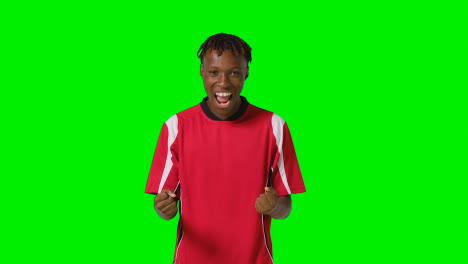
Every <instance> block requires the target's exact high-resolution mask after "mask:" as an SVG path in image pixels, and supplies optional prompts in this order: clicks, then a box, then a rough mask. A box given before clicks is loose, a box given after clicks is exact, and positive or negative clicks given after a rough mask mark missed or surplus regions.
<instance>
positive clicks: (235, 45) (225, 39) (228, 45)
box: [197, 33, 252, 64]
mask: <svg viewBox="0 0 468 264" xmlns="http://www.w3.org/2000/svg"><path fill="white" fill-rule="evenodd" d="M210 50H216V52H217V53H218V56H221V54H223V52H224V51H225V50H229V51H231V52H232V54H234V55H235V56H239V55H243V56H244V57H245V59H246V60H247V64H248V63H249V62H251V61H252V54H251V52H252V48H251V47H250V46H249V44H247V43H246V42H245V41H243V40H242V39H241V38H239V37H238V36H235V35H231V34H225V33H219V34H216V35H213V36H211V37H209V38H207V39H206V40H205V42H203V44H202V45H201V46H200V49H198V52H197V56H198V58H200V60H201V64H203V58H204V57H205V54H206V53H207V52H209V51H210Z"/></svg>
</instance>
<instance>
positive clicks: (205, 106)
mask: <svg viewBox="0 0 468 264" xmlns="http://www.w3.org/2000/svg"><path fill="white" fill-rule="evenodd" d="M240 98H241V105H240V107H239V110H237V112H236V113H235V114H233V115H232V116H230V117H229V118H228V119H226V120H222V119H221V118H219V117H217V116H216V115H215V114H213V112H211V110H210V108H209V107H208V103H207V101H208V96H207V97H205V98H203V100H202V102H201V103H200V106H201V108H202V110H203V112H204V113H205V115H206V116H207V117H208V118H210V119H212V120H216V121H233V120H236V119H238V118H239V117H241V116H242V115H243V114H244V113H245V111H247V107H248V106H249V102H247V99H246V98H245V97H244V96H241V97H240Z"/></svg>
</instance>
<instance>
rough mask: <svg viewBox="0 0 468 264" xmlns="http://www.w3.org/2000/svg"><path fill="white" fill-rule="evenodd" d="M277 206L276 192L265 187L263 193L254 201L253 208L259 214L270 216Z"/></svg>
mask: <svg viewBox="0 0 468 264" xmlns="http://www.w3.org/2000/svg"><path fill="white" fill-rule="evenodd" d="M277 206H278V192H277V191H276V190H275V189H274V188H272V187H265V193H262V194H261V195H260V196H259V197H258V198H257V200H256V201H255V208H256V209H257V212H259V213H260V214H270V213H271V212H272V211H273V210H274V209H275V208H276V207H277Z"/></svg>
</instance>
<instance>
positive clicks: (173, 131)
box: [158, 115, 179, 193]
mask: <svg viewBox="0 0 468 264" xmlns="http://www.w3.org/2000/svg"><path fill="white" fill-rule="evenodd" d="M177 124H178V119H177V115H173V116H171V118H169V119H168V120H167V121H166V125H167V130H168V139H167V157H166V165H164V172H163V175H162V177H161V182H160V183H159V189H158V193H160V192H161V191H162V188H163V186H164V183H166V180H167V177H168V176H169V172H171V169H172V153H171V146H172V144H173V143H174V141H175V139H176V137H177V133H178V132H179V131H178V129H177Z"/></svg>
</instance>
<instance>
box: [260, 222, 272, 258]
mask: <svg viewBox="0 0 468 264" xmlns="http://www.w3.org/2000/svg"><path fill="white" fill-rule="evenodd" d="M262 217H263V235H264V236H265V245H266V248H267V250H268V252H269V253H270V256H271V257H272V258H273V254H271V250H270V247H269V246H268V237H267V233H266V228H265V215H264V214H262Z"/></svg>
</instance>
